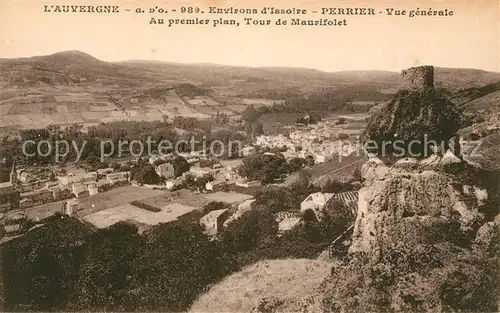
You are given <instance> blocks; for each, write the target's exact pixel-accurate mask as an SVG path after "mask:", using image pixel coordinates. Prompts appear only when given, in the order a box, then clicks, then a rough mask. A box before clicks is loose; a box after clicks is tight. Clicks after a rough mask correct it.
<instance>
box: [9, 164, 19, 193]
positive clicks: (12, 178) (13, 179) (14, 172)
mask: <svg viewBox="0 0 500 313" xmlns="http://www.w3.org/2000/svg"><path fill="white" fill-rule="evenodd" d="M10 183H11V184H12V185H14V187H16V186H17V184H18V180H17V170H16V161H13V162H12V169H11V171H10Z"/></svg>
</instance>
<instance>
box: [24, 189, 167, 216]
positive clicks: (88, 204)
mask: <svg viewBox="0 0 500 313" xmlns="http://www.w3.org/2000/svg"><path fill="white" fill-rule="evenodd" d="M161 193H162V191H158V190H151V189H147V188H141V187H134V186H124V187H118V188H114V189H111V190H109V191H107V192H103V193H99V194H97V195H94V196H89V197H86V198H81V199H79V204H78V212H77V213H76V214H77V215H78V216H86V215H89V214H92V213H95V212H98V211H102V210H105V209H109V208H113V207H116V206H119V205H124V204H127V203H129V202H132V201H134V200H141V199H144V198H148V197H153V196H157V195H159V194H161ZM62 205H63V201H56V202H51V203H47V204H44V205H39V206H35V207H31V208H27V209H26V214H27V216H28V218H29V219H33V220H36V219H37V218H38V219H40V220H42V219H44V218H46V217H49V216H51V215H53V214H54V213H56V212H60V211H61V208H62Z"/></svg>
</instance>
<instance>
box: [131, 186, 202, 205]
mask: <svg viewBox="0 0 500 313" xmlns="http://www.w3.org/2000/svg"><path fill="white" fill-rule="evenodd" d="M140 202H141V203H144V204H146V205H150V206H152V207H156V208H158V209H161V208H162V207H165V206H167V205H170V204H172V203H180V204H183V205H187V206H192V207H197V208H199V207H202V206H204V205H205V204H207V203H209V202H210V201H209V200H207V199H206V198H205V197H203V195H202V194H194V193H192V192H189V191H188V190H185V189H183V190H179V191H174V192H162V193H161V194H158V195H154V196H151V197H147V198H143V199H141V200H140Z"/></svg>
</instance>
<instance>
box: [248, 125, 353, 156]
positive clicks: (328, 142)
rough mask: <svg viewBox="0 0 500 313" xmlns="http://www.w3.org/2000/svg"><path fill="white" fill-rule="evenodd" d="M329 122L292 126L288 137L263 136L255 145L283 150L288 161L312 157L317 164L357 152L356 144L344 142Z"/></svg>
mask: <svg viewBox="0 0 500 313" xmlns="http://www.w3.org/2000/svg"><path fill="white" fill-rule="evenodd" d="M332 126H333V125H331V124H330V123H329V122H319V123H318V124H311V125H308V126H307V127H306V126H297V125H292V126H289V127H290V133H289V134H288V135H283V134H279V135H275V136H270V135H261V136H258V137H256V140H255V145H256V146H258V147H261V148H278V149H283V150H285V149H286V150H285V151H282V154H283V156H284V157H285V158H286V159H287V160H290V159H293V158H296V157H299V158H306V157H308V156H312V157H313V158H314V161H315V163H317V164H319V163H324V162H328V161H330V160H332V159H333V158H335V157H337V156H338V155H339V153H340V154H342V155H343V156H347V155H349V154H351V153H352V152H354V151H355V150H356V146H355V143H351V142H347V141H344V140H343V139H347V138H341V137H342V136H339V134H338V130H336V129H334V128H333V127H332Z"/></svg>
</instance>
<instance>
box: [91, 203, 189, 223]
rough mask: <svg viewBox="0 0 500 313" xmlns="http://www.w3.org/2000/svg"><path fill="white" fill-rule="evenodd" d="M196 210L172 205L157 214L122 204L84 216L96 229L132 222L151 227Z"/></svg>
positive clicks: (175, 204)
mask: <svg viewBox="0 0 500 313" xmlns="http://www.w3.org/2000/svg"><path fill="white" fill-rule="evenodd" d="M196 209H197V208H194V207H189V206H185V205H181V204H177V203H174V204H170V205H167V206H165V207H163V208H161V210H160V211H159V212H151V211H148V210H144V209H140V208H138V207H136V206H134V205H131V204H122V205H119V206H116V207H113V208H110V209H106V210H103V211H99V212H96V213H93V214H90V215H87V216H85V220H86V221H87V222H89V223H91V224H93V225H94V226H96V227H97V228H106V227H109V226H111V225H113V224H115V223H118V222H122V221H134V222H136V223H139V224H145V225H149V226H152V225H157V224H160V223H168V222H171V221H174V220H176V219H177V218H178V217H180V216H182V215H184V214H187V213H189V212H191V211H194V210H196Z"/></svg>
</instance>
